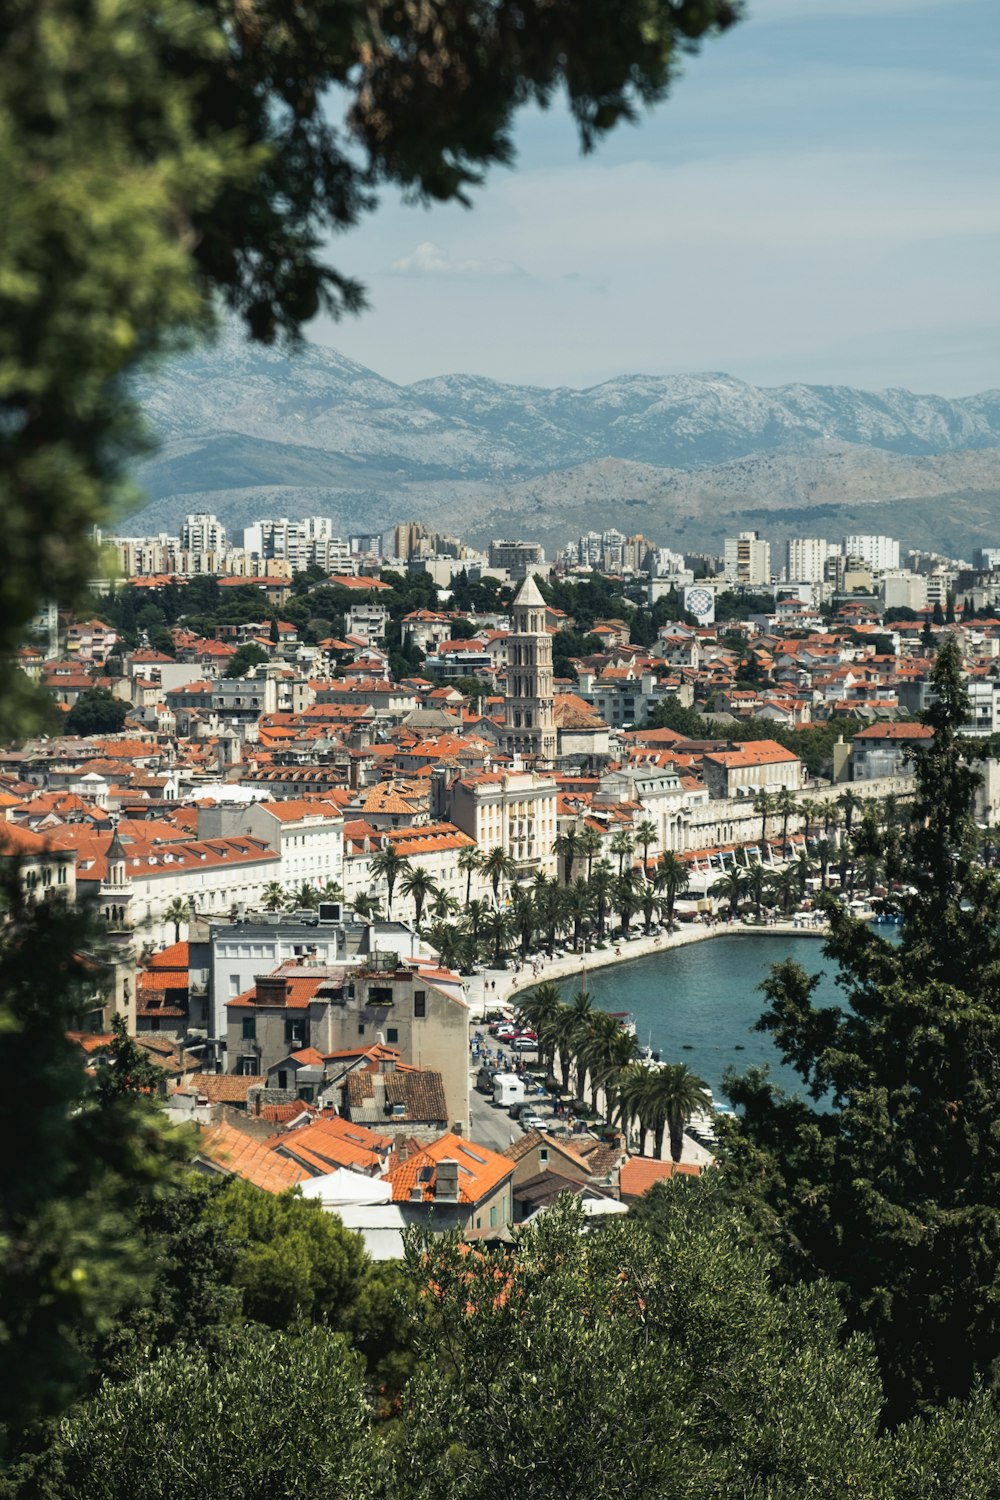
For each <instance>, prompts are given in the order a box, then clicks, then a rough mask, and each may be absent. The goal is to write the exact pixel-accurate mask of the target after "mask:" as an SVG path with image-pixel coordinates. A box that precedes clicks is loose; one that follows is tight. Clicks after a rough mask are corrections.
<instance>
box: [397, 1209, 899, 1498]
mask: <svg viewBox="0 0 1000 1500" xmlns="http://www.w3.org/2000/svg"><path fill="white" fill-rule="evenodd" d="M580 1222H581V1215H580V1213H579V1210H578V1209H576V1208H575V1207H572V1208H571V1207H568V1206H567V1207H564V1208H562V1209H557V1210H556V1211H555V1212H554V1213H552V1214H550V1215H548V1216H546V1218H545V1219H543V1220H542V1221H540V1223H539V1224H538V1226H537V1227H536V1228H534V1229H532V1230H531V1231H530V1232H522V1233H520V1234H519V1235H518V1237H517V1242H516V1246H515V1248H514V1250H513V1252H510V1251H506V1250H505V1251H497V1252H494V1251H484V1252H481V1253H480V1252H479V1251H477V1252H476V1253H475V1254H472V1255H460V1254H459V1253H458V1248H457V1246H455V1245H448V1244H445V1245H443V1246H441V1245H435V1246H433V1247H431V1248H429V1249H428V1250H427V1251H426V1252H424V1253H425V1254H426V1261H425V1260H424V1258H423V1255H422V1253H421V1250H420V1248H419V1247H416V1246H414V1247H411V1257H412V1261H413V1264H414V1270H415V1272H416V1273H418V1274H421V1273H422V1274H423V1275H425V1276H426V1277H427V1279H428V1280H429V1281H430V1282H431V1284H432V1286H433V1288H434V1295H435V1297H436V1299H437V1303H438V1315H439V1319H440V1327H438V1326H437V1324H435V1325H434V1326H433V1327H432V1328H428V1330H427V1333H426V1335H422V1336H421V1338H422V1352H424V1354H425V1356H426V1358H427V1368H425V1369H424V1370H423V1371H421V1372H420V1373H418V1374H417V1375H416V1376H415V1377H414V1379H413V1380H412V1381H411V1383H410V1385H409V1386H408V1388H407V1390H406V1392H405V1395H404V1401H403V1410H402V1418H403V1422H402V1427H401V1430H400V1432H399V1434H398V1435H397V1440H396V1441H394V1442H393V1444H392V1447H391V1450H390V1455H389V1456H390V1459H391V1462H392V1468H391V1470H390V1473H389V1476H388V1481H387V1486H386V1489H387V1492H389V1493H392V1494H394V1495H396V1496H399V1497H406V1500H408V1497H410V1496H417V1495H421V1496H423V1495H427V1494H438V1495H447V1496H449V1500H487V1497H488V1500H518V1497H523V1496H524V1495H525V1494H530V1495H531V1496H532V1497H533V1500H547V1497H552V1500H565V1497H566V1496H567V1495H572V1496H573V1497H574V1500H620V1497H621V1496H623V1495H658V1496H664V1497H671V1500H681V1497H689V1500H696V1497H697V1500H701V1497H703V1496H706V1495H741V1496H751V1497H759V1500H763V1497H764V1496H768V1497H773V1500H793V1497H794V1500H799V1497H800V1496H802V1495H804V1494H830V1495H833V1494H840V1493H844V1492H847V1489H846V1487H847V1485H848V1484H849V1483H852V1482H853V1481H854V1479H855V1478H862V1477H870V1476H871V1474H872V1472H873V1470H874V1469H875V1467H876V1463H877V1456H878V1446H877V1427H878V1416H879V1407H880V1393H879V1388H878V1377H877V1372H876V1368H875V1364H874V1360H873V1359H872V1356H871V1351H870V1349H869V1348H868V1347H867V1346H866V1344H865V1343H864V1342H863V1341H862V1340H860V1339H855V1340H852V1341H849V1342H846V1343H845V1342H844V1341H843V1339H842V1332H841V1328H842V1319H841V1314H840V1312H839V1309H838V1307H837V1304H836V1299H835V1297H834V1296H833V1294H832V1292H831V1291H830V1289H829V1288H826V1287H810V1288H794V1289H791V1290H790V1291H789V1292H788V1293H787V1294H779V1293H776V1292H775V1291H774V1290H773V1288H772V1286H771V1283H770V1280H769V1270H770V1265H769V1260H768V1257H767V1256H766V1255H764V1254H763V1253H762V1252H760V1251H759V1250H756V1249H754V1248H753V1247H752V1246H750V1245H748V1243H747V1240H746V1236H745V1233H744V1232H743V1230H742V1226H741V1224H740V1223H739V1220H738V1219H737V1217H736V1216H735V1215H733V1214H731V1213H729V1212H727V1211H726V1210H725V1209H724V1206H723V1205H721V1204H720V1203H719V1198H718V1193H717V1190H716V1189H715V1188H714V1186H713V1185H712V1184H710V1183H700V1184H696V1185H694V1186H693V1187H687V1186H686V1185H685V1186H684V1187H681V1188H678V1187H677V1186H674V1185H671V1186H670V1187H668V1188H667V1189H666V1190H665V1191H661V1192H660V1193H659V1194H657V1195H656V1197H655V1198H653V1199H652V1200H651V1201H650V1203H649V1205H648V1206H647V1207H646V1210H645V1214H644V1217H643V1220H642V1221H640V1220H638V1219H637V1220H631V1219H630V1220H628V1221H626V1222H624V1223H623V1222H621V1221H613V1222H611V1223H609V1224H607V1225H606V1227H604V1228H602V1230H601V1231H600V1232H599V1233H596V1234H592V1235H589V1236H581V1234H580V1233H579V1229H580ZM424 1266H426V1270H425V1269H424ZM432 1339H433V1343H432V1342H431V1341H432ZM851 1492H853V1491H851Z"/></svg>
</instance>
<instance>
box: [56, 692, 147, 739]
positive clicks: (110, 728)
mask: <svg viewBox="0 0 1000 1500" xmlns="http://www.w3.org/2000/svg"><path fill="white" fill-rule="evenodd" d="M130 711H131V705H130V704H128V703H123V702H122V700H121V699H120V698H115V697H113V696H112V693H111V690H110V689H109V688H106V687H92V688H88V689H87V691H86V692H85V693H81V694H80V696H79V698H77V700H76V702H75V703H74V704H73V707H72V708H71V709H70V711H69V713H68V714H67V715H66V719H65V721H64V725H63V728H64V731H65V733H66V734H82V735H90V734H118V733H119V732H120V731H121V727H122V725H123V724H124V722H125V720H126V719H127V718H128V716H129V713H130Z"/></svg>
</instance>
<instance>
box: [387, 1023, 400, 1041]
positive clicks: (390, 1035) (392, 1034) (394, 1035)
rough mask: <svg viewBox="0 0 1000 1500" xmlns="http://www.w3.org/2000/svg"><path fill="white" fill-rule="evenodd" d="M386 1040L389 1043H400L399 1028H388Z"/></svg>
mask: <svg viewBox="0 0 1000 1500" xmlns="http://www.w3.org/2000/svg"><path fill="white" fill-rule="evenodd" d="M385 1039H386V1041H387V1042H398V1041H399V1028H398V1027H397V1026H388V1027H387V1028H386V1033H385Z"/></svg>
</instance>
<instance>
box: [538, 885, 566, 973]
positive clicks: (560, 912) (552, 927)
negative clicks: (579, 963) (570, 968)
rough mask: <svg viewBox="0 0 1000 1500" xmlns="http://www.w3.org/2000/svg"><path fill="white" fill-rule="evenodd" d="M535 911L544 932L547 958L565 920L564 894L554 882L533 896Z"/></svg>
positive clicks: (553, 948) (551, 952)
mask: <svg viewBox="0 0 1000 1500" xmlns="http://www.w3.org/2000/svg"><path fill="white" fill-rule="evenodd" d="M535 909H536V911H537V912H538V919H539V922H540V924H541V926H542V927H543V928H544V930H545V950H546V952H547V953H548V955H549V957H550V958H551V957H552V954H553V952H554V950H555V946H556V935H557V934H558V932H559V930H560V928H561V927H562V925H563V923H564V922H565V920H566V914H567V913H566V893H565V891H564V890H563V888H562V887H561V886H560V885H558V884H557V883H556V881H555V880H551V881H547V882H546V884H545V885H544V886H541V887H539V889H538V891H537V894H536V896H535Z"/></svg>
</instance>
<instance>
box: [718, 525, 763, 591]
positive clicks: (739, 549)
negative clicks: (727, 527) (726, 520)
mask: <svg viewBox="0 0 1000 1500" xmlns="http://www.w3.org/2000/svg"><path fill="white" fill-rule="evenodd" d="M722 571H723V574H724V576H725V580H726V582H727V583H728V584H731V585H733V586H734V587H737V588H767V587H768V586H769V585H770V582H771V544H770V542H762V541H761V539H760V532H758V531H741V532H740V534H739V536H727V537H726V540H725V547H724V552H723V568H722Z"/></svg>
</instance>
